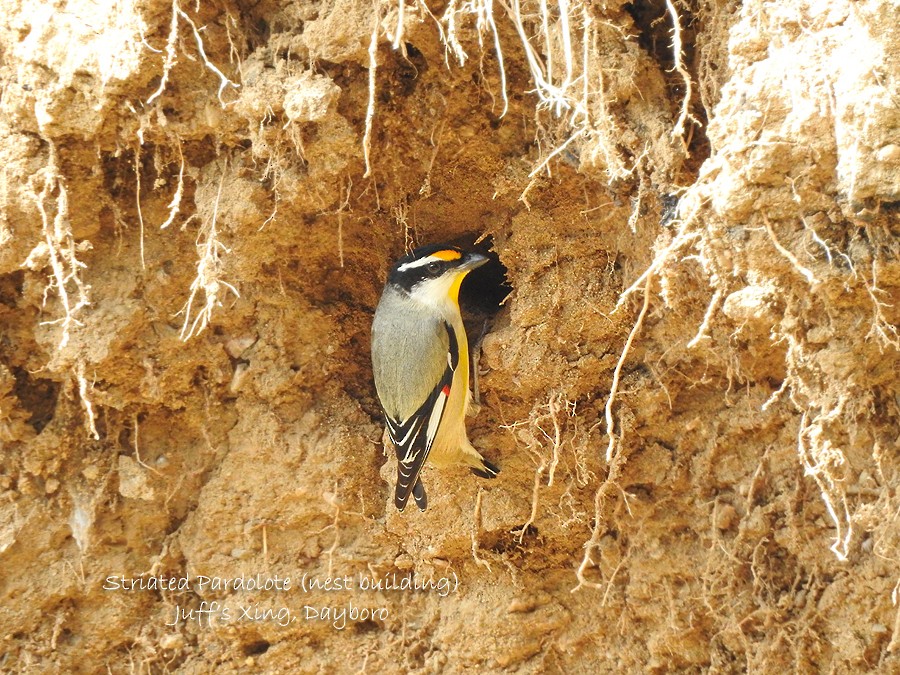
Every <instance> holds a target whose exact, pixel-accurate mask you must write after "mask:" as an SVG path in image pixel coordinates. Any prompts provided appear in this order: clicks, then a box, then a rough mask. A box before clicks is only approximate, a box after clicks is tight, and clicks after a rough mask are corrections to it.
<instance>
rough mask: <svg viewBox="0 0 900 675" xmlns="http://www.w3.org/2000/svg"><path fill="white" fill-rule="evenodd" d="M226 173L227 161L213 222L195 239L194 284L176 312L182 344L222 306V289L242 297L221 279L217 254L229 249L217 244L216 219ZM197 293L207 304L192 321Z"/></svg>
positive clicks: (202, 328)
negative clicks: (181, 316) (197, 256)
mask: <svg viewBox="0 0 900 675" xmlns="http://www.w3.org/2000/svg"><path fill="white" fill-rule="evenodd" d="M227 170H228V164H227V162H226V163H225V165H224V166H223V167H222V175H221V176H220V177H219V190H218V193H217V194H216V201H215V205H214V206H213V214H212V219H211V220H210V222H209V224H208V226H207V227H205V228H201V229H200V232H199V234H198V236H197V249H198V252H199V253H200V260H199V261H198V263H197V276H196V277H195V278H194V281H193V283H191V294H190V296H189V297H188V300H187V302H186V303H185V305H184V307H182V308H181V310H180V311H179V312H178V314H184V324H183V325H182V327H181V334H180V337H181V339H182V340H183V341H185V342H187V341H188V340H190V339H191V337H192V336H194V335H198V334H199V333H201V332H203V330H204V329H205V328H206V326H207V325H208V324H209V320H210V318H211V317H212V313H213V310H214V309H215V308H216V307H221V305H222V302H221V300H220V299H219V294H220V293H221V291H222V286H224V287H225V288H227V289H228V290H230V291H231V292H232V293H234V295H235V296H236V297H238V298H239V297H241V294H240V293H238V291H237V289H236V288H235V287H234V286H232V285H231V284H229V283H228V282H226V281H223V280H222V278H221V274H222V263H221V258H220V254H221V253H222V252H224V253H228V252H229V250H228V248H227V247H226V246H225V245H224V244H223V243H222V242H221V241H219V238H218V232H217V230H216V220H217V219H218V216H219V200H220V199H221V197H222V185H223V184H224V182H225V174H226V173H227ZM204 237H205V241H203V243H200V240H201V239H202V238H204ZM200 290H203V293H204V295H205V298H206V301H205V303H204V305H203V307H202V308H201V309H200V310H199V311H198V312H197V315H196V316H194V318H193V321H192V320H191V315H192V308H193V304H194V298H195V297H196V295H197V293H198V292H200ZM176 316H177V315H176Z"/></svg>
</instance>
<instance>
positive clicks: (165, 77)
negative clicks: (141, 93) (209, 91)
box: [147, 0, 240, 108]
mask: <svg viewBox="0 0 900 675" xmlns="http://www.w3.org/2000/svg"><path fill="white" fill-rule="evenodd" d="M179 18H181V19H184V20H185V21H186V22H187V24H188V25H189V26H190V27H191V30H192V31H193V34H194V40H195V41H196V43H197V51H198V52H199V53H200V60H201V61H202V62H203V65H204V66H205V67H206V69H207V70H209V71H210V72H212V73H214V74H215V75H216V76H217V77H218V78H219V91H218V98H219V104H220V105H221V106H222V107H223V108H224V107H225V106H226V105H227V104H226V103H225V101H224V100H223V99H222V92H223V91H225V89H226V88H227V87H233V88H235V89H237V88H239V87H240V85H239V84H237V83H236V82H232V81H231V80H230V79H228V78H227V77H226V76H225V74H224V73H223V72H222V71H221V70H219V68H217V67H216V65H215V64H214V63H213V62H212V61H210V60H209V57H207V56H206V48H205V47H204V45H203V38H202V37H201V36H200V30H201V29H199V28H197V24H195V23H194V20H193V19H191V17H190V16H188V15H187V14H186V13H185V11H184V10H183V9H181V6H180V5H179V4H178V0H172V21H171V22H170V24H169V36H168V37H167V38H166V48H165V52H166V56H165V59H164V60H163V74H162V78H161V79H160V82H159V87H157V89H156V91H155V92H153V93H152V94H151V95H150V98H148V99H147V105H150V104H151V103H153V101H155V100H156V99H157V98H159V97H160V96H161V95H162V93H163V91H165V89H166V85H167V84H168V82H169V73H170V72H171V71H172V68H174V67H175V64H176V63H177V56H176V53H175V43H176V42H177V41H178V19H179ZM229 41H230V36H229ZM153 51H157V50H153Z"/></svg>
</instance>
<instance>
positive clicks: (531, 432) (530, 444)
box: [503, 393, 579, 543]
mask: <svg viewBox="0 0 900 675" xmlns="http://www.w3.org/2000/svg"><path fill="white" fill-rule="evenodd" d="M568 410H569V405H568V403H567V402H566V401H565V397H564V395H563V394H562V393H555V394H552V395H551V396H550V399H549V401H548V402H547V403H546V404H545V405H542V406H539V407H537V408H535V409H534V410H533V411H532V413H531V417H530V418H529V419H528V420H523V421H521V422H515V423H513V424H507V425H504V426H503V428H505V429H508V430H509V431H511V432H513V435H514V437H515V438H516V442H517V443H518V441H519V435H518V434H516V433H515V430H516V429H522V431H521V432H520V433H521V435H522V436H524V437H525V438H524V440H525V441H526V443H527V448H528V451H529V452H531V454H532V455H534V456H535V458H536V459H537V461H538V466H537V468H536V469H535V471H534V485H533V487H532V492H531V513H530V514H529V516H528V520H526V521H525V524H524V525H522V528H521V530H520V531H519V542H520V543H521V542H522V540H523V538H524V537H525V533H526V531H527V530H528V527H529V526H531V525H533V524H534V522H535V520H536V519H537V514H538V505H539V502H540V492H541V483H542V482H543V477H544V473H545V472H547V475H548V479H547V487H550V486H552V485H553V480H554V477H555V474H556V469H557V466H558V465H559V462H560V451H561V450H562V443H563V441H562V433H563V430H562V426H561V424H560V420H559V415H560V414H561V413H564V412H566V411H568ZM572 410H574V407H573V408H572ZM544 411H546V412H544ZM547 422H550V424H551V425H552V427H553V433H552V435H551V434H550V433H548V432H547V431H546V430H545V429H544V426H546V424H547ZM542 437H543V441H542V440H541V438H542ZM544 442H549V444H550V453H549V454H547V453H545V452H540V451H539V449H540V450H543V448H544ZM578 462H579V458H578V457H577V456H576V467H577V465H578Z"/></svg>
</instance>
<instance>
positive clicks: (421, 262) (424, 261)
mask: <svg viewBox="0 0 900 675" xmlns="http://www.w3.org/2000/svg"><path fill="white" fill-rule="evenodd" d="M433 262H442V261H441V259H440V258H435V257H434V256H433V255H429V256H426V257H424V258H421V259H420V260H413V261H412V262H408V263H404V264H403V265H400V267H398V268H397V271H398V272H405V271H406V270H412V269H415V268H416V267H424V266H425V265H429V264H431V263H433Z"/></svg>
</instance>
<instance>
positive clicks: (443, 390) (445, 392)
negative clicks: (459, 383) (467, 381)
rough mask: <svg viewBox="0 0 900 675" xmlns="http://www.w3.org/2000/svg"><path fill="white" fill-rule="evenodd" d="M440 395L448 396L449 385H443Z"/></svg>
mask: <svg viewBox="0 0 900 675" xmlns="http://www.w3.org/2000/svg"><path fill="white" fill-rule="evenodd" d="M441 393H442V394H443V395H444V396H449V395H450V385H449V384H445V385H444V388H443V389H441Z"/></svg>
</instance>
